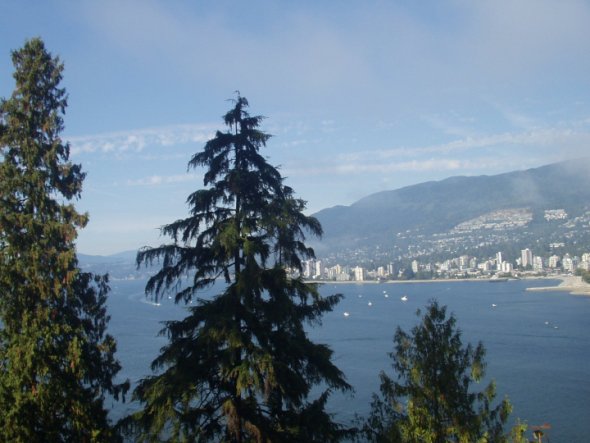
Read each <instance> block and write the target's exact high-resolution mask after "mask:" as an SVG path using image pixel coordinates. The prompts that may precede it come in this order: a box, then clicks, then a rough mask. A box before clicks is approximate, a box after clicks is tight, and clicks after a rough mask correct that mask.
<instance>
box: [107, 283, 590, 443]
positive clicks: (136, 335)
mask: <svg viewBox="0 0 590 443" xmlns="http://www.w3.org/2000/svg"><path fill="white" fill-rule="evenodd" d="M551 283H555V282H548V281H526V282H522V281H511V282H506V283H494V284H491V283H488V282H449V283H445V282H436V283H406V284H339V285H324V286H322V288H321V291H322V293H323V294H326V295H327V294H332V293H342V294H343V295H344V299H343V300H342V302H341V303H340V304H339V305H338V306H337V307H336V309H335V310H334V312H331V313H329V314H328V315H326V316H325V317H324V321H323V325H322V326H321V327H317V328H315V329H313V330H312V331H311V333H310V334H311V336H312V337H313V339H314V340H315V341H317V342H324V343H328V344H329V345H330V346H331V347H332V349H333V350H334V360H335V362H336V364H337V365H338V366H339V367H340V368H341V369H342V370H343V371H344V372H345V374H346V376H347V379H348V381H349V383H351V384H352V385H353V386H354V388H355V394H354V396H352V397H351V396H350V395H345V396H344V397H343V396H342V395H335V396H334V397H333V399H332V402H331V409H332V410H333V411H334V413H335V414H336V417H337V419H338V420H339V421H341V422H347V421H349V420H350V419H351V418H352V417H353V416H354V413H355V412H356V413H360V414H366V413H367V411H368V410H369V404H370V398H371V394H372V393H373V392H377V391H378V389H379V388H378V386H379V380H378V374H379V372H380V371H381V370H386V371H387V372H389V373H390V374H391V371H390V368H391V366H390V364H391V362H390V359H389V357H388V356H387V353H388V352H391V351H392V349H393V334H394V332H395V328H396V327H397V326H401V327H402V328H403V329H404V330H406V331H409V330H410V328H411V327H412V326H413V325H415V324H416V322H417V320H418V318H417V317H416V315H415V312H416V310H417V309H419V308H424V306H425V305H426V303H427V302H428V301H429V300H430V299H433V298H434V299H437V300H438V301H439V303H440V304H443V305H447V306H448V310H449V311H451V312H453V313H454V314H455V316H456V317H457V324H458V326H459V328H460V329H461V330H462V331H463V343H467V342H471V343H474V344H475V343H476V342H477V341H480V340H481V341H482V342H483V344H484V346H485V348H486V350H487V355H486V361H487V363H488V366H487V375H488V376H489V378H494V379H495V380H496V383H497V387H498V398H502V397H503V396H504V395H508V397H509V398H510V401H511V402H512V404H513V406H514V410H513V413H512V417H513V418H516V417H520V418H521V419H523V420H525V421H527V422H528V423H529V424H531V425H538V424H542V423H550V424H551V426H552V429H551V430H550V431H549V434H548V435H549V437H550V441H551V442H553V443H560V442H561V443H576V442H580V443H581V442H586V441H588V438H587V436H588V435H590V420H588V417H589V416H590V379H589V378H588V375H589V374H590V328H589V325H590V321H589V318H590V297H581V296H572V295H570V294H568V293H564V292H526V291H525V290H524V289H525V288H526V287H530V286H546V285H549V284H551ZM144 284H145V282H144V281H114V282H112V284H111V287H112V292H111V296H110V299H109V313H110V314H111V317H112V318H111V323H110V328H109V331H110V333H111V334H113V335H114V336H115V337H116V338H117V340H118V349H119V352H118V357H119V359H120V361H121V363H122V365H123V370H122V377H124V378H130V379H131V381H132V382H135V381H137V380H138V379H140V378H142V377H143V376H145V375H148V374H149V364H150V362H151V360H152V359H153V358H154V357H155V356H156V355H157V353H158V350H159V348H160V347H161V346H163V345H164V344H166V342H167V339H166V338H164V337H156V334H157V332H158V331H159V330H160V329H161V324H160V321H162V320H170V319H179V318H182V317H184V316H185V311H184V309H183V308H182V307H181V306H177V305H174V303H173V302H172V300H168V299H164V300H162V301H161V303H160V305H159V306H156V305H154V304H152V303H150V302H149V301H148V300H146V299H145V296H144V294H143V287H144ZM384 291H385V292H384ZM386 294H387V297H386ZM403 295H405V296H407V298H408V300H407V301H406V302H402V301H401V300H400V298H401V297H402V296H403ZM369 302H370V303H371V305H369ZM492 305H496V306H495V307H494V306H492ZM344 312H348V313H349V315H348V316H344ZM482 386H483V385H482ZM133 407H134V405H133V404H129V403H127V404H124V405H120V404H117V405H113V408H114V414H113V415H115V416H120V415H122V414H125V413H126V412H127V411H129V410H131V409H133Z"/></svg>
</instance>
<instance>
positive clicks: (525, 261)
mask: <svg viewBox="0 0 590 443" xmlns="http://www.w3.org/2000/svg"><path fill="white" fill-rule="evenodd" d="M520 260H521V264H522V267H523V268H526V267H527V266H533V252H532V251H531V250H530V249H529V248H526V249H523V250H521V251H520Z"/></svg>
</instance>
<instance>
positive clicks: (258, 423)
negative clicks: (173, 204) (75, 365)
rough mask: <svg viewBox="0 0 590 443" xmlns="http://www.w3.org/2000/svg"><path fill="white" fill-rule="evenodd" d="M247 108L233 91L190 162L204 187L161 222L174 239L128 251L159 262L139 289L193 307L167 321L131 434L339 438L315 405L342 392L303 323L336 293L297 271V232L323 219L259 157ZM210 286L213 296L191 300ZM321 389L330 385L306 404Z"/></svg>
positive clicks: (313, 229) (261, 142)
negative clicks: (184, 210)
mask: <svg viewBox="0 0 590 443" xmlns="http://www.w3.org/2000/svg"><path fill="white" fill-rule="evenodd" d="M247 107H248V101H247V100H246V99H245V98H244V97H242V96H240V95H239V93H238V95H237V97H236V99H235V100H234V103H233V107H232V109H231V110H230V111H229V112H228V113H227V114H226V115H225V116H224V122H225V125H226V127H227V130H226V131H225V132H221V131H218V132H217V133H216V135H215V137H214V138H212V139H211V140H209V141H208V142H207V143H206V145H205V147H204V149H203V151H202V152H199V153H197V154H195V155H194V156H193V157H192V158H191V160H190V162H189V168H198V167H203V168H204V169H205V173H204V179H203V182H204V186H205V188H204V189H199V190H197V191H195V192H194V193H192V194H191V195H189V197H188V198H187V203H188V205H189V207H190V216H189V217H187V218H185V219H181V220H178V221H175V222H173V223H171V224H169V225H166V226H164V227H163V228H162V233H163V234H165V235H166V236H169V237H170V238H171V239H172V240H173V242H172V243H170V244H165V245H162V246H160V247H156V248H144V249H143V250H141V251H140V252H139V254H138V257H137V261H138V265H140V264H142V263H146V264H151V263H154V262H158V263H160V265H161V268H160V270H159V271H158V272H157V273H156V274H155V275H154V276H152V277H151V278H150V279H149V281H148V283H147V286H146V292H147V293H148V294H152V295H153V296H155V297H156V298H158V297H161V296H162V295H163V294H164V293H165V292H166V291H172V292H173V293H174V294H175V300H176V302H181V301H184V302H188V301H192V300H193V299H196V301H197V302H198V303H197V305H196V306H194V307H191V308H190V310H189V315H188V316H187V317H186V318H185V319H183V320H180V321H171V322H167V323H166V325H165V328H164V329H163V330H162V334H165V335H167V336H168V337H169V340H170V342H169V344H168V345H166V346H165V347H164V348H163V349H162V351H161V354H160V355H159V356H158V357H157V358H156V359H155V360H154V362H153V364H152V367H153V369H154V370H156V371H158V373H157V374H156V375H153V376H151V377H148V378H146V379H144V380H142V381H141V382H140V383H139V385H138V387H137V389H136V390H135V398H137V399H138V400H139V401H140V402H141V403H142V404H143V409H142V410H141V411H139V412H137V413H135V414H133V416H131V417H130V418H129V419H128V420H127V421H126V425H127V427H128V429H130V430H131V431H132V432H134V433H135V438H137V439H140V440H145V441H160V440H159V439H167V440H169V441H178V440H182V441H185V440H186V441H210V440H213V441H228V442H245V441H259V442H266V441H281V442H289V441H336V440H338V439H340V437H341V436H342V435H343V434H344V433H345V431H344V430H343V429H342V428H341V427H340V426H339V425H338V424H336V423H334V422H333V420H332V417H331V416H330V415H329V414H328V413H327V412H326V411H325V408H324V406H325V403H326V400H327V398H328V394H329V392H330V390H331V389H337V390H347V389H350V387H349V385H348V384H347V383H346V382H345V380H344V377H343V374H342V373H341V371H340V370H339V369H338V368H337V367H336V366H335V365H334V364H333V363H332V362H331V355H332V352H331V350H330V349H329V348H328V347H327V346H326V345H322V344H316V343H313V342H312V341H311V340H310V339H309V338H308V337H307V333H306V331H305V329H304V324H306V323H307V324H317V323H319V322H320V320H321V316H322V314H323V313H324V312H327V311H330V310H331V309H332V307H333V306H334V305H335V304H336V303H337V302H338V301H339V299H340V297H341V296H340V295H333V296H329V297H325V298H323V297H321V296H320V295H319V293H318V291H317V287H316V286H315V285H313V284H308V283H305V282H304V281H303V280H302V277H301V276H300V275H301V271H302V260H303V259H305V258H310V257H313V255H314V254H313V250H312V249H310V248H308V247H306V246H305V243H304V241H305V234H306V233H311V234H313V235H320V234H321V226H320V225H319V222H318V221H317V220H316V219H315V218H312V217H308V216H305V215H304V214H303V212H302V211H303V209H304V208H305V202H303V201H302V200H300V199H297V198H295V196H294V193H293V190H292V189H291V188H289V187H288V186H285V185H284V183H283V178H282V176H281V174H280V173H279V171H278V169H277V168H276V167H273V166H271V165H270V164H269V163H268V162H267V160H266V159H265V158H264V157H263V156H262V155H261V154H260V152H259V151H260V149H261V148H262V147H264V146H265V145H266V142H267V141H268V139H269V138H270V136H269V135H268V134H266V133H264V132H262V131H260V130H259V129H258V128H259V126H260V124H261V121H262V117H261V116H250V114H249V113H248V112H247V111H246V108H247ZM215 282H217V284H216V286H215V289H216V290H217V288H220V289H219V292H218V294H217V295H216V296H215V297H213V298H212V299H208V300H204V299H200V298H198V294H199V291H200V290H202V289H204V288H206V287H209V286H211V285H213V284H214V283H215ZM222 282H223V283H222ZM320 384H321V385H322V386H324V387H325V388H327V390H326V391H325V392H324V393H323V394H321V395H320V396H319V397H318V398H317V399H315V400H313V401H309V400H308V398H309V397H310V393H311V389H312V387H313V386H317V385H320Z"/></svg>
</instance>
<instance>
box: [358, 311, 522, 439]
mask: <svg viewBox="0 0 590 443" xmlns="http://www.w3.org/2000/svg"><path fill="white" fill-rule="evenodd" d="M418 314H420V313H419V312H418ZM394 343H395V352H393V353H391V354H390V356H391V358H392V359H393V365H392V366H393V369H394V371H395V373H396V375H397V381H396V380H394V379H392V378H391V377H389V376H388V375H387V374H385V373H384V372H382V373H381V375H380V378H381V388H380V391H381V396H377V395H374V396H373V403H372V405H371V414H370V416H369V419H368V420H367V422H366V425H365V435H366V437H367V439H368V440H369V441H374V442H383V443H385V442H404V443H445V442H461V443H463V442H464V443H478V442H481V443H491V442H506V441H507V437H506V436H505V435H504V434H503V426H504V423H505V422H506V420H507V418H508V415H509V414H510V410H511V406H510V403H509V402H508V400H507V399H505V400H503V401H502V402H501V403H500V404H499V405H497V406H496V407H494V408H493V407H492V402H493V400H494V398H495V396H496V388H495V384H494V382H490V383H489V384H488V385H487V386H486V387H485V388H484V389H483V391H479V392H477V391H476V390H475V389H474V388H473V383H474V382H478V381H480V380H481V379H482V377H483V376H484V375H485V363H484V355H485V349H484V347H483V345H482V344H481V343H479V344H478V345H477V346H476V347H475V348H473V347H472V346H471V345H470V344H469V345H467V346H463V344H462V343H461V333H460V331H459V330H458V329H457V328H456V320H455V317H454V316H453V315H450V316H449V317H448V318H447V315H446V308H445V307H439V305H438V303H437V302H436V301H433V302H431V303H430V304H429V305H428V306H427V308H426V313H425V315H424V317H423V318H422V320H421V322H420V324H419V325H417V326H415V327H414V328H413V329H412V331H411V334H407V333H406V332H404V331H403V330H402V329H401V328H399V327H398V328H397V330H396V333H395V336H394ZM514 441H517V440H514Z"/></svg>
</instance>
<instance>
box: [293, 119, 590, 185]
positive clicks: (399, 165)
mask: <svg viewBox="0 0 590 443" xmlns="http://www.w3.org/2000/svg"><path fill="white" fill-rule="evenodd" d="M588 146H590V130H588V128H583V127H578V128H576V129H574V128H573V127H566V128H542V129H535V130H530V131H523V132H505V133H498V134H490V135H483V136H469V137H465V138H460V139H457V140H453V141H451V142H447V143H441V144H436V145H429V146H417V147H399V148H392V149H381V150H364V151H357V152H349V153H343V154H340V155H337V156H334V157H332V158H329V159H321V160H320V159H316V160H315V161H314V165H313V166H311V167H310V166H309V165H302V166H301V167H293V168H287V173H288V174H289V175H290V176H292V177H294V176H317V175H321V174H339V175H343V174H367V173H389V172H402V171H403V172H428V171H438V172H440V171H448V172H451V173H462V172H463V171H470V170H478V171H485V170H491V171H492V170H498V169H506V168H507V167H516V168H519V167H522V166H523V165H524V166H526V164H527V162H528V163H537V162H541V163H544V162H546V163H549V162H551V161H558V160H562V159H566V158H573V157H577V156H581V155H585V154H584V153H585V152H586V150H587V147H588ZM468 151H473V152H470V153H469V155H467V152H468ZM457 154H460V156H459V157H457ZM525 160H526V161H525Z"/></svg>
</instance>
